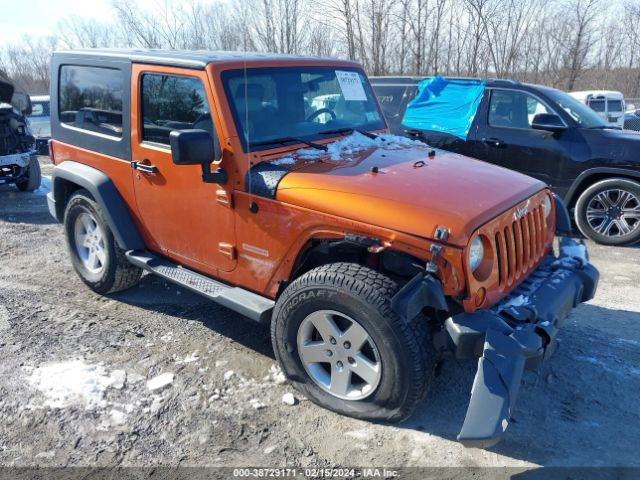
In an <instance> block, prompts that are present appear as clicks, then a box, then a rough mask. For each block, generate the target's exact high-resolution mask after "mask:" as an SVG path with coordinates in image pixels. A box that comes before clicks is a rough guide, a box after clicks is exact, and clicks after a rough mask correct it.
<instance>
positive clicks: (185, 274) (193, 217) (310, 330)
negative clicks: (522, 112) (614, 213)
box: [47, 50, 598, 447]
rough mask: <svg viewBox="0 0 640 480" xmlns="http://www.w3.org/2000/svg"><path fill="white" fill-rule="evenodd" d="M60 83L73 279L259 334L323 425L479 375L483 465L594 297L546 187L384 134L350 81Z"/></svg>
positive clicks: (61, 76)
mask: <svg viewBox="0 0 640 480" xmlns="http://www.w3.org/2000/svg"><path fill="white" fill-rule="evenodd" d="M52 72H53V75H52V78H51V100H52V101H51V106H52V112H51V113H52V114H51V118H52V135H53V139H52V141H51V144H50V145H51V160H52V162H53V164H54V168H53V173H52V175H51V183H52V191H51V192H50V193H49V194H48V195H47V202H48V205H49V210H50V212H51V214H52V215H53V216H54V217H55V218H56V219H57V220H58V221H60V222H62V223H63V224H64V231H65V234H66V238H67V246H68V248H69V255H70V259H71V262H72V264H73V267H74V269H75V270H76V272H77V274H78V275H79V277H80V278H81V279H82V280H83V281H84V282H85V283H86V284H87V286H88V287H89V288H91V289H93V290H94V291H95V292H97V293H100V294H109V293H111V292H116V291H119V290H124V289H126V288H129V287H132V286H133V285H135V284H136V283H137V282H138V280H139V279H140V277H141V274H142V271H143V270H147V271H149V272H151V273H154V274H156V275H159V276H161V277H162V278H165V279H166V280H169V281H172V282H175V283H177V284H179V285H182V286H184V287H185V288H188V289H191V290H193V291H196V292H197V293H199V294H201V295H204V296H205V297H207V298H209V299H211V300H213V301H217V302H219V303H221V304H222V305H224V306H226V307H227V308H230V309H232V310H234V311H236V312H239V313H241V314H242V315H245V316H247V317H249V318H251V319H252V320H255V321H258V322H265V323H270V325H271V340H272V343H273V348H274V352H275V356H276V358H277V359H278V361H279V363H280V365H281V367H282V370H283V372H284V374H285V375H286V377H287V378H288V379H289V380H290V381H291V383H292V385H293V386H294V387H295V388H297V389H298V390H299V391H301V392H303V394H304V395H305V397H307V398H309V399H310V400H312V401H313V402H315V403H317V404H318V405H321V406H323V407H326V408H330V409H332V410H334V411H337V412H339V413H341V414H344V415H350V416H354V417H356V418H360V419H371V420H381V421H400V420H403V419H406V418H408V417H409V416H410V415H411V413H412V412H413V411H414V410H415V408H416V407H417V406H418V405H420V404H421V403H422V401H423V399H424V398H425V395H426V393H427V390H428V387H429V385H430V384H431V380H432V378H433V374H434V369H435V366H436V363H437V362H438V360H439V359H440V358H441V357H442V356H444V355H445V354H449V355H455V356H456V357H457V358H478V357H481V359H480V360H479V363H478V372H477V374H476V380H475V382H474V385H473V388H472V394H471V401H470V404H469V409H468V413H467V416H466V418H465V422H464V424H463V427H462V430H461V432H460V435H459V437H458V438H459V440H460V441H462V442H463V443H464V444H465V445H469V446H481V447H486V446H490V445H493V444H494V443H496V442H497V441H498V440H499V439H500V437H501V436H502V435H503V434H504V431H505V429H506V427H507V425H508V423H509V420H510V419H511V413H512V409H513V407H514V404H515V397H516V394H517V392H518V390H519V387H520V380H521V378H522V374H523V371H524V370H525V368H535V367H536V366H537V365H539V364H540V363H541V362H542V361H543V360H544V359H546V358H548V357H549V356H550V355H551V354H552V352H553V350H554V346H555V337H556V335H557V333H558V331H559V329H560V327H561V326H562V323H563V320H564V319H565V318H566V316H567V315H568V314H569V312H570V311H571V310H572V308H574V307H575V306H577V305H578V304H579V303H581V302H584V301H588V300H589V299H591V298H592V297H593V295H594V294H595V290H596V288H597V283H598V272H597V270H596V269H595V268H594V267H593V266H592V265H591V264H590V263H589V261H588V255H587V252H586V248H585V246H584V244H582V243H581V242H576V241H574V240H572V239H570V238H564V235H565V234H566V233H567V232H569V231H570V228H571V226H570V221H569V214H568V212H567V210H566V208H565V207H564V205H563V203H562V201H561V200H560V199H558V198H556V197H555V196H554V195H553V194H552V193H551V192H550V191H549V189H548V188H547V186H546V185H545V184H544V183H543V182H540V181H539V180H536V179H534V178H531V177H527V176H525V175H521V174H519V173H517V172H512V171H509V170H506V169H503V168H497V167H495V166H493V165H489V164H487V163H485V162H479V161H477V160H473V159H470V158H462V157H461V156H460V155H454V154H449V153H446V152H441V153H440V154H438V156H437V159H435V160H434V159H433V156H432V154H431V150H430V148H429V147H428V146H427V145H425V144H424V143H422V142H419V141H414V140H411V139H408V138H406V137H403V136H397V135H391V134H389V133H388V132H387V125H386V122H385V121H384V118H383V115H382V112H381V110H380V107H379V105H378V102H377V101H376V99H375V95H374V93H373V91H372V89H371V86H370V84H369V82H368V80H367V77H366V75H365V73H364V71H363V69H362V67H361V66H360V65H358V64H357V63H354V62H351V61H345V60H334V59H318V58H309V57H297V56H289V55H287V56H283V55H270V54H264V53H260V54H251V53H238V52H204V51H198V52H184V51H158V50H151V51H141V50H131V51H126V50H117V51H113V50H84V51H76V52H56V53H55V54H54V56H53V60H52ZM79 116H81V117H82V118H79ZM461 170H462V171H466V172H468V175H460V173H459V172H460V171H461ZM556 233H558V234H559V235H561V236H562V237H563V238H561V239H560V245H561V248H560V249H559V250H558V254H556V253H554V249H553V245H554V239H555V238H556ZM525 298H526V300H524V299H525ZM249 328H250V326H249V325H247V329H249ZM485 354H486V357H484V356H483V355H485ZM443 414H446V412H444V413H443Z"/></svg>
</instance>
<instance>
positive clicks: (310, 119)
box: [306, 108, 337, 122]
mask: <svg viewBox="0 0 640 480" xmlns="http://www.w3.org/2000/svg"><path fill="white" fill-rule="evenodd" d="M323 113H328V114H329V115H331V119H332V120H335V119H336V118H337V117H336V114H335V112H334V111H333V110H331V109H330V108H321V109H319V110H316V111H315V112H313V113H312V114H311V115H309V116H308V117H307V119H306V121H307V122H310V121H312V120H313V119H315V118H316V117H317V116H319V115H322V114H323Z"/></svg>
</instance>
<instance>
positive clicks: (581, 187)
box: [564, 167, 640, 208]
mask: <svg viewBox="0 0 640 480" xmlns="http://www.w3.org/2000/svg"><path fill="white" fill-rule="evenodd" d="M612 178H622V179H626V180H635V181H637V182H638V183H640V171H635V170H629V169H626V168H609V167H597V168H590V169H589V170H585V171H584V172H582V173H581V174H580V175H579V176H578V178H576V179H575V180H574V181H573V184H572V185H571V187H570V188H569V191H568V192H567V194H566V195H565V197H564V201H565V203H566V205H567V207H568V208H573V207H575V205H576V202H577V201H578V198H579V197H580V195H582V193H583V192H584V191H585V190H586V189H587V188H589V187H590V186H591V185H593V184H595V183H597V182H600V181H602V180H608V179H612Z"/></svg>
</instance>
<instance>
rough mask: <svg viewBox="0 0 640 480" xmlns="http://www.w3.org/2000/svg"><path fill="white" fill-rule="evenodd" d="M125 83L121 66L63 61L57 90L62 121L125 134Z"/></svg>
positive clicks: (117, 135)
mask: <svg viewBox="0 0 640 480" xmlns="http://www.w3.org/2000/svg"><path fill="white" fill-rule="evenodd" d="M123 83H124V82H123V75H122V72H120V70H116V69H112V68H103V67H87V66H77V65H63V66H62V67H61V68H60V86H59V92H58V97H59V104H58V108H59V120H60V122H62V123H63V124H65V125H69V126H73V127H78V128H82V129H83V130H88V131H91V132H95V133H100V134H103V135H108V136H111V137H122V94H123Z"/></svg>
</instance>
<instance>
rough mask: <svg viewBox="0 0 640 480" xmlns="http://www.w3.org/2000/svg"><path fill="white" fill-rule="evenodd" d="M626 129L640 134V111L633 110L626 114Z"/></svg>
mask: <svg viewBox="0 0 640 480" xmlns="http://www.w3.org/2000/svg"><path fill="white" fill-rule="evenodd" d="M624 129H625V130H634V131H636V132H640V110H633V111H629V112H627V113H625V114H624Z"/></svg>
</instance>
